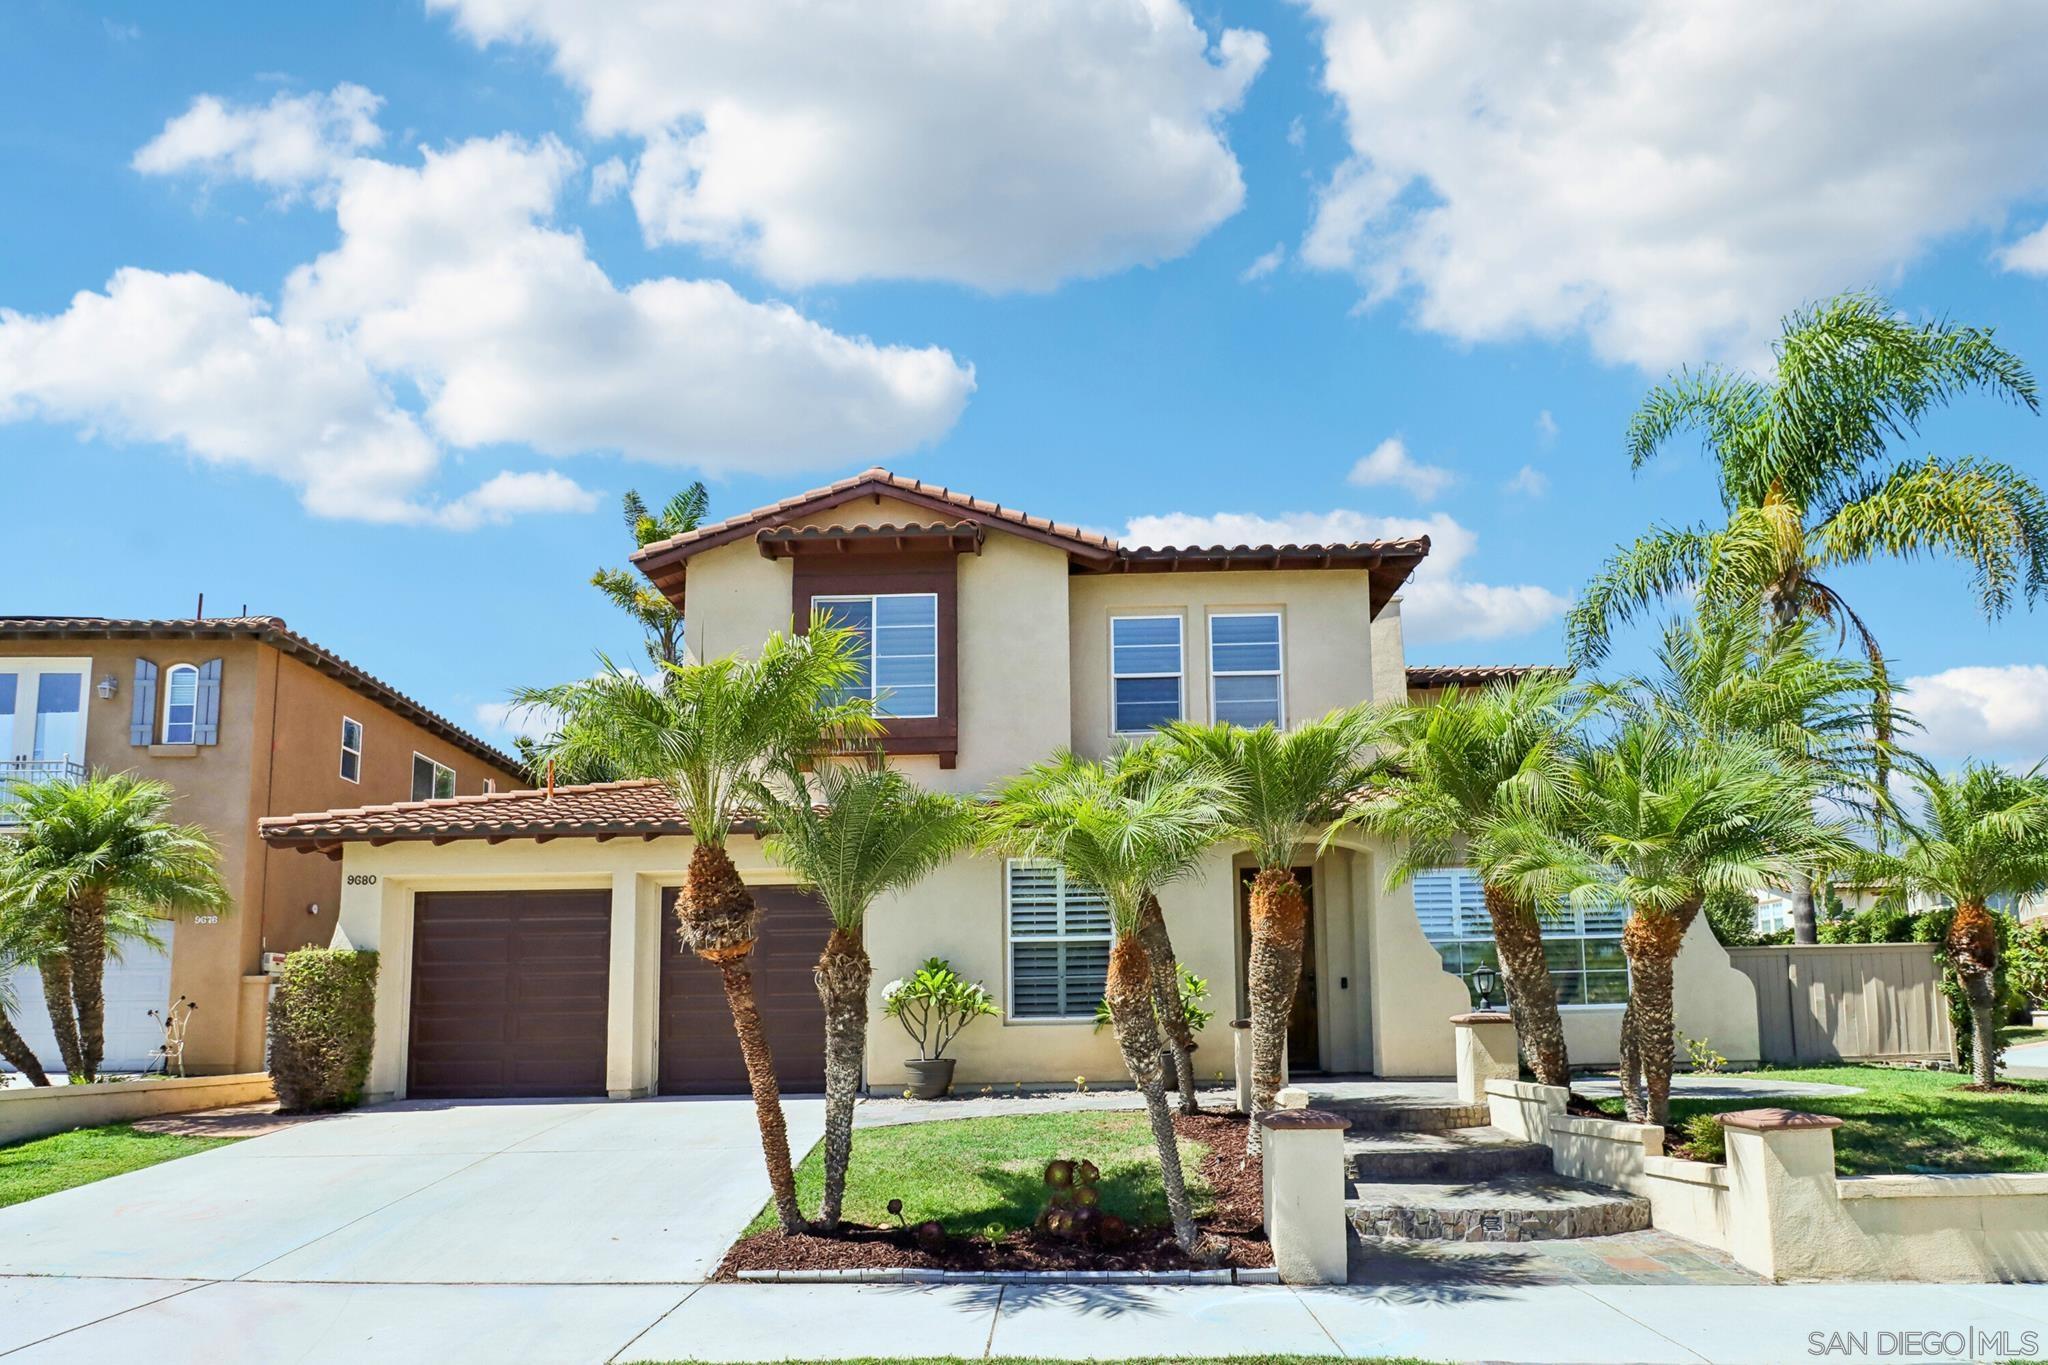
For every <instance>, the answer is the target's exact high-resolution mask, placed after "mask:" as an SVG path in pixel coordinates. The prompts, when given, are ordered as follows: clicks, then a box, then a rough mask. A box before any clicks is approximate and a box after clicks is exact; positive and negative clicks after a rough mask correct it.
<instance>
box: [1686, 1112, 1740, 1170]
mask: <svg viewBox="0 0 2048 1365" xmlns="http://www.w3.org/2000/svg"><path fill="white" fill-rule="evenodd" d="M1679 1131H1681V1132H1683V1133H1684V1134H1685V1148H1686V1152H1687V1154H1688V1155H1690V1156H1691V1157H1692V1159H1693V1160H1694V1161H1726V1160H1727V1159H1728V1140H1727V1135H1726V1134H1724V1133H1723V1132H1722V1131H1721V1116H1720V1115H1719V1114H1694V1115H1693V1116H1692V1117H1691V1118H1688V1119H1687V1120H1686V1121H1685V1122H1684V1123H1683V1124H1681V1125H1679Z"/></svg>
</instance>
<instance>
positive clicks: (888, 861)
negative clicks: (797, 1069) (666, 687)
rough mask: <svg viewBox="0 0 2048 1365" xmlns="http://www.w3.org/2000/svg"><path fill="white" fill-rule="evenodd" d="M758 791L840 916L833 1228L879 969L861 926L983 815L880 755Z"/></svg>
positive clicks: (778, 839)
mask: <svg viewBox="0 0 2048 1365" xmlns="http://www.w3.org/2000/svg"><path fill="white" fill-rule="evenodd" d="M750 790H751V792H752V798H753V800H754V801H755V803H756V804H757V805H758V806H759V808H760V811H761V817H762V823H763V825H764V826H765V827H766V828H768V829H771V830H773V831H774V833H773V834H772V835H771V836H769V837H768V838H767V840H766V841H765V847H766V849H767V852H768V856H769V857H771V858H773V859H775V861H777V862H779V863H781V864H782V865H783V866H784V867H787V868H788V869H790V870H791V871H792V872H795V873H796V874H797V876H798V877H799V878H801V879H802V881H803V883H804V884H805V885H806V886H808V887H810V888H811V889H812V890H813V891H815V892H817V894H818V896H819V898H820V899H821V900H823V901H824V902H825V909H826V910H827V911H828V912H829V913H830V914H831V916H832V932H831V935H830V936H829V937H828V938H827V939H826V942H825V952H824V955H823V956H821V957H820V958H819V959H818V969H817V980H818V997H819V999H821V1000H822V1001H823V1002H824V1004H825V1194H824V1199H823V1202H822V1203H821V1204H820V1206H819V1210H818V1223H819V1225H820V1226H821V1227H822V1228H823V1229H825V1230H826V1231H834V1230H836V1229H837V1228H838V1226H839V1209H840V1204H841V1201H842V1200H843V1199H844V1197H845V1193H846V1167H847V1162H848V1159H849V1157H850V1156H851V1154H852V1151H853V1101H854V1091H855V1090H856V1089H858V1088H859V1086H860V1077H861V1061H862V1057H863V1054H864V1051H865V1048H866V1039H867V1027H868V982H869V980H870V979H871V978H872V977H873V975H874V969H873V967H872V965H871V964H870V963H869V961H868V954H867V949H866V948H864V947H862V946H861V926H862V924H863V923H864V922H865V921H866V919H867V913H868V907H869V906H870V905H872V904H874V902H875V901H876V900H877V899H878V898H879V897H881V896H883V895H885V894H887V893H889V892H891V891H900V890H903V889H905V888H907V887H909V886H912V885H914V884H915V883H917V882H919V881H922V880H923V879H924V878H925V877H927V876H929V875H930V874H931V873H933V872H935V871H937V870H938V869H939V868H940V867H943V866H944V865H945V864H946V862H947V861H948V860H949V859H951V858H952V856H953V855H954V854H955V853H956V852H958V851H959V849H960V848H961V846H962V845H963V844H965V843H966V842H967V841H968V840H969V839H970V838H971V837H972V836H973V833H974V817H973V814H972V813H971V812H970V810H969V809H968V807H967V806H966V805H965V804H964V803H963V802H961V801H960V800H959V799H957V798H955V797H952V796H947V795H944V794H943V793H940V792H932V791H926V790H924V789H923V788H921V787H919V786H917V785H916V784H915V783H913V782H912V781H910V779H908V778H906V777H905V776H903V774H901V773H899V772H896V771H894V770H893V769H891V768H889V767H888V766H887V765H886V762H885V761H884V760H881V759H880V758H879V756H877V760H876V761H875V762H874V763H865V762H863V763H859V764H828V765H827V766H825V767H822V768H819V769H817V770H816V771H815V772H813V773H811V774H809V775H806V774H805V772H804V771H803V769H801V768H790V769H787V770H786V771H784V772H783V773H782V774H781V775H780V776H779V778H778V780H777V781H775V782H774V783H765V782H764V783H756V784H754V785H753V786H752V787H751V788H750Z"/></svg>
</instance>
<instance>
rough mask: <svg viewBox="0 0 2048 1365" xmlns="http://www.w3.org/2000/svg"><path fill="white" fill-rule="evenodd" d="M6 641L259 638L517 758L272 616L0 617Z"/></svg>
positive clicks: (416, 717)
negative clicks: (150, 617) (165, 617)
mask: <svg viewBox="0 0 2048 1365" xmlns="http://www.w3.org/2000/svg"><path fill="white" fill-rule="evenodd" d="M6 640H257V641H260V642H262V643H264V644H267V645H270V646H272V647H274V648H276V649H278V650H280V651H282V652H283V653H285V654H289V655H291V656H292V657H293V658H295V659H297V660H298V661H299V662H300V663H303V664H305V665H307V666H308V667H309V668H312V669H314V670H315V671H317V672H320V673H324V674H326V675H327V676H328V677H330V678H333V679H334V680H335V681H337V682H339V683H342V684H343V685H345V686H347V687H349V688H351V689H352V690H354V691H356V692H359V693H361V694H362V695H363V696H365V697H368V698H369V699H370V700H371V701H374V702H377V703H378V704H380V705H382V706H385V707H387V708H389V709H390V710H391V711H393V712H395V713H396V714H398V715H400V716H403V717H405V719H407V720H409V721H411V722H413V724H415V725H417V726H419V727H420V728H421V729H423V730H425V731H427V732H428V733H429V734H432V735H437V736H439V737H440V738H442V739H445V740H447V741H448V742H449V743H450V744H453V745H454V746H455V747H456V748H458V749H461V750H463V751H464V752H465V753H468V754H470V755H472V756H474V757H476V758H480V759H482V760H483V761H484V762H486V763H488V764H490V765H491V766H493V767H495V768H498V769H500V770H502V771H505V772H509V773H516V772H519V771H520V766H519V760H518V759H516V758H513V757H512V756H511V755H510V754H507V753H505V752H504V751H503V750H502V749H498V748H496V747H494V746H492V745H490V744H487V743H485V742H484V741H483V740H481V739H479V738H477V736H475V735H473V734H471V733H470V732H469V731H467V730H464V729H463V728H461V727H460V726H458V725H456V724H455V723H454V722H452V721H450V720H449V719H448V718H447V717H445V716H442V715H440V714H438V713H436V712H433V711H429V710H428V709H427V708H426V707H424V706H422V705H421V704H420V703H419V702H417V701H414V700H413V699H412V698H411V697H408V696H406V695H405V694H404V693H403V692H400V691H399V690H398V689H397V688H395V687H393V686H392V685H391V684H390V683H387V682H385V681H384V680H383V679H381V678H378V677H375V676H373V675H371V674H369V673H366V672H364V671H363V670H362V669H361V668H358V667H357V666H356V665H354V664H352V663H350V662H349V661H348V660H346V659H344V658H342V657H341V656H340V655H339V654H336V653H334V652H333V651H332V650H328V649H323V648H322V647H321V646H319V645H316V644H314V643H313V642H312V641H311V640H308V639H307V638H306V637H305V636H303V635H301V634H299V633H298V632H297V631H295V630H292V629H291V628H290V627H288V626H286V625H285V623H284V621H283V620H282V619H281V618H279V617H276V616H206V617H197V618H182V619H162V620H153V619H141V618H132V617H112V616H0V642H4V641H6Z"/></svg>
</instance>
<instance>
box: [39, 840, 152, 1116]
mask: <svg viewBox="0 0 2048 1365" xmlns="http://www.w3.org/2000/svg"><path fill="white" fill-rule="evenodd" d="M16 851H17V845H16V842H15V841H14V840H11V839H8V840H0V1057H5V1058H6V1059H7V1060H8V1062H9V1063H11V1064H12V1065H13V1066H14V1069H15V1070H17V1071H19V1072H20V1073H21V1074H22V1075H24V1076H26V1077H28V1079H29V1083H30V1084H31V1085H48V1084H49V1083H50V1078H49V1076H48V1074H47V1073H45V1071H44V1070H43V1065H42V1061H41V1059H39V1058H38V1057H37V1056H36V1055H35V1053H34V1051H32V1050H31V1049H30V1048H29V1046H28V1041H27V1040H26V1039H25V1038H23V1037H22V1036H21V1034H20V1031H19V1030H17V1029H16V1028H15V1027H14V1022H13V1019H12V1017H11V1015H12V1012H13V1011H14V1010H15V1008H16V1001H15V999H14V997H13V995H12V993H11V992H10V990H9V987H8V977H10V976H11V975H12V974H13V972H14V970H15V968H17V967H22V966H33V967H35V968H36V969H37V970H38V972H39V973H40V974H41V976H42V978H43V998H44V1000H45V1001H52V1000H55V1001H66V1002H68V1001H69V1000H70V999H71V958H70V955H69V953H68V952H67V951H66V946H65V929H66V925H67V923H68V921H69V918H70V916H69V914H68V912H67V911H66V909H65V907H64V905H63V903H62V902H61V901H52V900H49V899H47V898H45V899H30V898H28V897H26V896H20V895H15V894H12V893H11V892H9V890H8V887H9V886H10V885H12V882H11V880H10V873H9V869H8V866H7V865H8V861H9V859H10V857H11V856H12V855H13V854H14V853H15V852H16ZM160 923H162V920H161V919H160V918H159V917H158V916H157V914H156V913H155V912H154V911H153V910H151V909H149V908H147V907H142V906H137V905H134V904H131V903H130V902H128V901H126V900H123V899H114V900H110V901H109V902H108V904H107V929H106V936H107V944H106V949H105V952H104V954H103V955H104V956H105V957H106V958H108V959H109V960H111V961H114V962H119V961H121V960H122V957H123V954H124V952H125V951H126V950H127V949H129V948H132V947H137V946H140V947H144V948H150V949H155V950H158V951H161V950H162V948H163V940H161V939H159V938H158V937H157V935H156V928H157V925H158V924H160ZM49 1014H50V1023H51V1032H52V1033H53V1034H55V1036H56V1039H57V1053H58V1056H59V1057H60V1058H62V1060H63V1062H64V1068H65V1072H66V1074H67V1075H69V1076H72V1077H76V1078H77V1079H78V1080H80V1081H83V1080H84V1078H85V1073H84V1070H83V1065H84V1064H83V1061H82V1059H81V1055H80V1047H79V1039H78V1013H77V1010H76V1008H75V1007H72V1008H64V1009H50V1010H49Z"/></svg>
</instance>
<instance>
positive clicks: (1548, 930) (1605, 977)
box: [1412, 867, 1628, 1005]
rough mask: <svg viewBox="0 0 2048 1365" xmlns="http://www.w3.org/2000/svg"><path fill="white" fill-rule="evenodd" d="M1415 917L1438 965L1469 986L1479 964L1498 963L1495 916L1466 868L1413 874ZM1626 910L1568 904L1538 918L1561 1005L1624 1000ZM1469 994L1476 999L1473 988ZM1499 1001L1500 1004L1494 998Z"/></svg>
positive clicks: (1606, 905) (1615, 906)
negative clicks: (1488, 910) (1550, 915)
mask: <svg viewBox="0 0 2048 1365" xmlns="http://www.w3.org/2000/svg"><path fill="white" fill-rule="evenodd" d="M1412 887H1413V890H1414V893H1415V918H1416V920H1417V921H1418V922H1419V923H1420V924H1421V925H1422V933H1423V937H1425V938H1427V939H1428V940H1429V941H1430V943H1431V944H1432V945H1433V946H1434V947H1435V948H1436V950H1437V953H1438V955H1439V956H1440V957H1442V958H1443V964H1444V970H1445V971H1447V972H1449V973H1450V974H1451V975H1453V976H1455V977H1459V978H1461V979H1462V980H1463V981H1464V982H1465V983H1466V987H1467V989H1468V990H1469V989H1470V987H1471V982H1472V971H1473V969H1474V968H1476V967H1479V966H1482V965H1484V966H1488V967H1492V968H1493V969H1494V970H1496V971H1498V970H1499V969H1500V954H1499V953H1498V952H1497V951H1496V950H1495V948H1494V946H1493V921H1492V919H1491V918H1489V917H1488V915H1487V913H1486V889H1485V887H1484V886H1482V885H1481V883H1480V881H1479V878H1478V876H1477V875H1476V874H1474V873H1473V871H1472V869H1471V868H1469V867H1433V868H1429V869H1427V870H1426V871H1422V872H1418V873H1416V874H1415V879H1414V882H1413V883H1412ZM1627 920H1628V908H1627V907H1626V906H1624V905H1622V904H1621V903H1620V902H1618V901H1616V902H1607V903H1603V904H1595V905H1585V906H1566V907H1565V908H1564V909H1563V910H1562V911H1561V912H1560V913H1559V914H1557V915H1556V916H1554V917H1546V918H1545V919H1544V921H1543V955H1544V957H1545V959H1546V960H1547V961H1548V962H1549V964H1550V977H1551V980H1552V981H1554V982H1556V983H1557V1003H1558V1004H1560V1005H1618V1004H1622V1003H1624V1002H1625V1001H1627V999H1628V961H1627V959H1626V958H1625V957H1624V956H1623V954H1622V951H1621V926H1622V925H1623V924H1624V923H1625V922H1626V921H1627ZM1472 999H1473V1001H1474V1003H1477V1001H1478V999H1479V997H1478V994H1477V993H1476V992H1474V993H1473V996H1472ZM1494 1003H1496V1004H1498V1003H1499V1002H1498V1001H1496V1002H1494Z"/></svg>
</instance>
